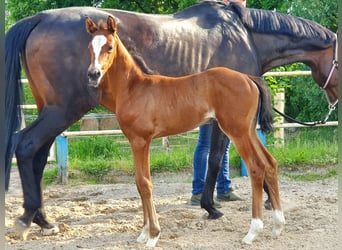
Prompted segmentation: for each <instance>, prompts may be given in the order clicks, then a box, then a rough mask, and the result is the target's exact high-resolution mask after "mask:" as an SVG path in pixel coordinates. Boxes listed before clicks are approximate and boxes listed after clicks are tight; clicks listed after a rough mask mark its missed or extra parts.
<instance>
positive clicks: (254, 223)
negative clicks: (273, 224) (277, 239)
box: [242, 218, 264, 244]
mask: <svg viewBox="0 0 342 250" xmlns="http://www.w3.org/2000/svg"><path fill="white" fill-rule="evenodd" d="M263 228H264V223H263V222H262V220H260V219H254V218H253V219H252V220H251V226H250V228H249V231H248V234H247V235H246V236H245V237H244V238H243V239H242V242H244V243H246V244H252V242H253V240H255V238H256V237H257V236H258V235H259V234H260V233H261V232H262V230H263Z"/></svg>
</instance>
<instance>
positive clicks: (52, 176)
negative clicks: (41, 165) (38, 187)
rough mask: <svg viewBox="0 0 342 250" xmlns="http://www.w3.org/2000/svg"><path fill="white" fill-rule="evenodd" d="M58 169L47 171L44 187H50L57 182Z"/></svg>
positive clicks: (44, 176) (45, 172) (44, 177)
mask: <svg viewBox="0 0 342 250" xmlns="http://www.w3.org/2000/svg"><path fill="white" fill-rule="evenodd" d="M57 178H58V168H57V167H56V168H52V169H45V170H44V174H43V186H48V185H51V184H54V183H56V182H57Z"/></svg>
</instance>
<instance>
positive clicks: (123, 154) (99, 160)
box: [44, 127, 338, 184]
mask: <svg viewBox="0 0 342 250" xmlns="http://www.w3.org/2000/svg"><path fill="white" fill-rule="evenodd" d="M285 134H286V139H285V146H284V147H275V146H274V142H275V139H274V138H272V136H267V148H268V149H269V151H270V152H271V154H272V155H273V156H274V157H275V158H276V159H277V161H278V166H279V171H280V173H282V174H284V175H285V176H288V177H289V178H291V179H294V180H317V179H324V178H329V177H331V176H335V175H336V169H330V170H329V171H324V172H323V173H322V172H320V171H317V170H318V169H324V168H326V167H327V166H328V167H330V166H334V165H336V164H337V155H338V141H337V128H332V127H331V128H327V127H324V128H309V129H306V128H300V129H287V130H286V131H285ZM197 136H198V134H197V133H184V134H182V135H177V136H171V137H169V139H170V151H169V152H167V151H165V150H164V149H163V148H162V142H161V139H156V140H153V141H152V143H151V147H150V163H151V172H152V174H153V173H155V172H180V171H183V170H190V171H191V170H192V161H193V153H194V150H195V147H196V144H197ZM313 165H314V166H318V168H316V169H315V171H313V172H307V171H305V167H306V166H313ZM303 166H304V167H303ZM50 171H51V173H50ZM117 173H118V174H120V173H121V174H122V173H124V174H127V175H129V176H133V175H134V163H133V156H132V152H131V148H130V145H129V143H128V141H127V139H126V138H125V137H124V136H117V135H116V136H89V137H76V138H69V179H70V180H73V181H75V182H77V181H81V182H82V183H88V184H93V183H106V182H111V180H113V178H115V177H114V176H115V175H116V174H117ZM230 173H231V177H234V176H239V174H240V157H239V155H238V153H237V152H236V150H235V148H234V145H232V146H231V149H230ZM55 177H57V170H47V171H45V174H44V179H45V180H44V182H45V183H47V184H48V183H51V182H53V179H54V178H55Z"/></svg>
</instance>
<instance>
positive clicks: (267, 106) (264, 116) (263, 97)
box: [249, 76, 273, 133]
mask: <svg viewBox="0 0 342 250" xmlns="http://www.w3.org/2000/svg"><path fill="white" fill-rule="evenodd" d="M249 78H250V79H251V80H252V81H253V82H255V83H256V85H257V86H258V89H259V92H260V102H259V114H258V115H259V124H260V128H261V130H262V131H263V132H266V133H267V132H270V131H271V130H272V129H273V113H272V99H271V94H270V91H269V89H268V87H267V85H266V84H265V81H264V80H263V79H262V78H261V77H256V76H249Z"/></svg>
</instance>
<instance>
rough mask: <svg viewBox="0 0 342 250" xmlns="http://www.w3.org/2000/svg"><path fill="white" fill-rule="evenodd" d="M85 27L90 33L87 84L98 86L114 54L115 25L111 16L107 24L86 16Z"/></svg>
mask: <svg viewBox="0 0 342 250" xmlns="http://www.w3.org/2000/svg"><path fill="white" fill-rule="evenodd" d="M86 29H87V32H88V33H89V34H90V35H92V40H91V41H90V43H89V50H90V55H91V63H90V66H89V68H88V79H89V84H90V85H91V86H93V87H98V86H99V84H100V82H101V79H102V77H103V75H104V74H105V73H106V72H107V71H108V69H109V68H110V67H111V65H112V63H113V60H114V58H115V55H116V49H115V46H116V45H117V44H116V40H117V36H116V31H117V25H116V22H115V20H114V18H113V17H111V16H109V17H108V19H107V24H105V23H104V22H103V21H100V22H99V24H98V25H96V24H95V23H94V22H93V20H91V19H90V18H89V17H87V18H86Z"/></svg>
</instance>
